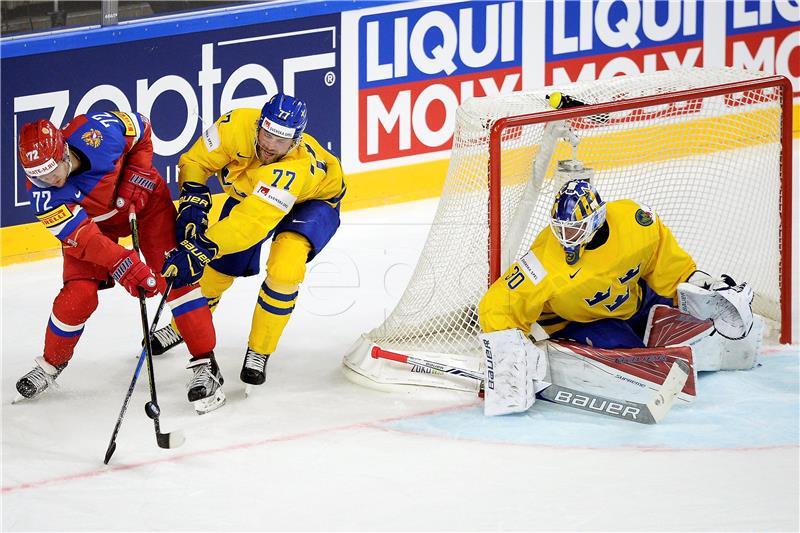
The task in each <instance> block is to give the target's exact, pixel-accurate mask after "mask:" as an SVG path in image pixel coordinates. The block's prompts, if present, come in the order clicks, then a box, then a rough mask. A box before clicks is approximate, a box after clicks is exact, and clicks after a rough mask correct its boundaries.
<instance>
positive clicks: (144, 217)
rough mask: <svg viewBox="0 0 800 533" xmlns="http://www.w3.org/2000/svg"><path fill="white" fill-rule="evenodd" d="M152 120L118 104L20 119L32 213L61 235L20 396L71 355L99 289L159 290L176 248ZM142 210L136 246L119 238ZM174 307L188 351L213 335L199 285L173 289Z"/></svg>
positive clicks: (46, 380) (208, 348)
mask: <svg viewBox="0 0 800 533" xmlns="http://www.w3.org/2000/svg"><path fill="white" fill-rule="evenodd" d="M150 137H151V127H150V123H149V121H148V120H147V119H146V118H145V117H144V116H142V115H140V114H139V113H127V112H122V111H112V112H98V113H91V114H89V115H79V116H77V117H75V118H74V119H73V120H72V121H71V122H70V123H68V124H67V125H66V126H65V127H64V128H63V130H60V129H58V128H57V127H56V126H55V125H53V124H52V123H51V122H50V121H49V120H37V121H36V122H31V123H28V124H25V125H24V126H23V127H22V130H21V131H20V135H19V160H20V163H21V164H22V167H23V169H24V170H25V173H26V175H27V177H28V184H27V186H28V194H29V197H30V202H31V207H32V208H33V210H34V212H35V214H36V217H37V218H38V219H39V221H40V222H41V223H42V224H44V226H45V227H46V228H47V229H48V230H49V231H50V232H51V233H52V234H53V235H54V236H55V237H56V238H58V239H59V240H60V241H61V245H62V254H63V258H64V266H63V281H64V285H63V287H62V288H61V291H60V292H59V294H58V296H56V298H55V301H54V302H53V308H52V312H51V314H50V319H49V321H48V323H47V328H46V330H45V341H44V350H43V354H42V356H40V357H37V358H36V359H35V361H36V366H35V367H34V368H33V370H31V371H30V372H28V373H27V374H25V375H24V376H23V377H22V378H20V379H19V381H17V391H18V392H19V393H20V395H21V396H22V397H23V398H35V397H37V396H39V395H40V394H42V393H43V392H44V391H45V390H47V389H48V388H49V386H50V385H52V384H53V383H54V381H55V379H56V378H57V377H58V376H59V375H60V374H61V372H62V371H63V370H64V368H65V367H66V366H67V363H68V362H69V360H70V359H71V358H72V355H73V352H74V350H75V345H76V344H77V343H78V341H79V340H80V337H81V334H82V333H83V330H84V327H85V325H86V322H87V321H88V319H89V317H90V316H91V314H92V313H93V312H94V310H95V309H96V308H97V303H98V298H97V291H98V290H102V289H106V288H109V287H112V286H113V285H114V283H115V281H116V282H117V283H119V284H120V285H121V286H122V287H123V288H124V289H125V290H127V291H128V292H129V293H130V294H131V295H133V296H138V291H139V289H143V290H144V293H145V295H146V296H147V297H151V296H154V295H156V294H157V293H158V292H159V291H161V292H163V291H164V289H165V288H166V283H165V281H164V279H163V278H162V277H161V276H160V275H159V274H158V273H159V272H160V271H161V268H162V265H163V263H164V257H165V254H166V252H168V251H169V250H171V249H173V248H175V245H176V243H175V230H174V227H175V216H176V211H175V206H174V205H173V203H172V199H171V197H170V193H169V189H168V188H167V184H166V183H165V182H164V180H163V178H162V177H161V175H160V174H159V173H158V171H157V170H156V169H155V168H154V167H153V164H152V159H153V144H152V142H151V140H150ZM130 209H133V210H134V211H135V212H136V213H137V217H138V219H139V231H140V241H141V249H142V253H143V254H144V257H145V260H146V261H147V264H145V263H144V262H142V260H141V259H140V258H139V255H138V254H137V253H136V252H135V251H132V250H129V249H127V248H124V247H122V246H120V245H119V244H118V243H117V240H118V239H119V238H121V237H126V236H129V235H130V234H131V230H130V226H129V222H128V213H129V210H130ZM167 301H168V303H169V305H170V307H171V308H172V314H173V316H174V317H175V321H176V323H177V325H178V328H179V329H180V331H181V333H182V334H183V336H184V337H185V339H186V343H187V346H188V348H189V351H190V352H191V353H192V354H193V355H195V356H206V357H207V356H208V354H210V353H212V352H213V349H214V345H215V343H216V338H215V333H214V327H213V324H212V321H211V312H210V311H209V309H208V306H207V305H206V300H205V298H204V297H203V295H202V294H201V292H200V288H199V286H197V285H190V286H187V287H182V288H177V289H173V290H172V291H171V292H170V294H169V298H168V300H167Z"/></svg>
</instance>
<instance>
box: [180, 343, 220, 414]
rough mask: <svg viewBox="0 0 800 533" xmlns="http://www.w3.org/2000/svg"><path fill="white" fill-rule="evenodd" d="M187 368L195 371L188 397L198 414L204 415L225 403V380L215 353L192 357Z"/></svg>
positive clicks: (190, 382) (189, 386)
mask: <svg viewBox="0 0 800 533" xmlns="http://www.w3.org/2000/svg"><path fill="white" fill-rule="evenodd" d="M186 368H187V369H191V370H192V372H194V375H193V376H192V379H191V380H190V381H189V385H188V388H189V391H188V394H187V397H188V398H189V401H190V402H191V403H192V405H193V406H194V409H195V411H197V414H199V415H203V414H206V413H208V412H211V411H214V410H215V409H219V408H220V407H222V406H223V405H225V393H224V392H222V384H223V383H224V382H225V380H224V379H223V377H222V373H221V372H220V370H219V366H217V361H216V360H215V359H214V356H213V355H211V356H210V357H203V358H198V359H192V360H191V361H189V364H188V365H186Z"/></svg>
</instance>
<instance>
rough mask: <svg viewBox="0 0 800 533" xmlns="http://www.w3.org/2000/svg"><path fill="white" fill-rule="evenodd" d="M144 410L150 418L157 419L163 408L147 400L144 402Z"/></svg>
mask: <svg viewBox="0 0 800 533" xmlns="http://www.w3.org/2000/svg"><path fill="white" fill-rule="evenodd" d="M144 412H145V413H146V414H147V416H148V417H149V418H153V419H155V418H158V416H159V415H160V414H161V409H159V408H158V406H157V405H156V404H154V403H153V402H147V403H146V404H144Z"/></svg>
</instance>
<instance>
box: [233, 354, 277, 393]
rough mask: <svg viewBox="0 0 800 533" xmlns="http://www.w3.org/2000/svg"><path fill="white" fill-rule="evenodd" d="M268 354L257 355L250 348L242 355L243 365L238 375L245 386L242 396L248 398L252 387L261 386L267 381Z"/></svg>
mask: <svg viewBox="0 0 800 533" xmlns="http://www.w3.org/2000/svg"><path fill="white" fill-rule="evenodd" d="M269 356H270V354H262V353H258V352H256V351H254V350H251V349H250V348H248V349H247V353H246V354H245V355H244V363H243V364H242V371H241V373H240V374H239V379H241V380H242V381H243V382H244V383H246V384H247V386H246V387H245V389H244V395H245V396H249V395H250V391H251V390H252V388H253V385H263V384H264V382H265V381H266V380H267V376H266V371H267V361H269Z"/></svg>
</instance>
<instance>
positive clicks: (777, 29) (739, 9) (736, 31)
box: [725, 0, 800, 96]
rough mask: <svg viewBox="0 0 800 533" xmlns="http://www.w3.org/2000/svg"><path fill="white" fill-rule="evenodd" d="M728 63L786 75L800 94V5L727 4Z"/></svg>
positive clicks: (787, 1)
mask: <svg viewBox="0 0 800 533" xmlns="http://www.w3.org/2000/svg"><path fill="white" fill-rule="evenodd" d="M726 11H727V12H726V17H725V19H726V32H725V33H726V36H727V37H726V40H725V57H726V65H728V66H731V67H736V68H746V69H751V70H760V71H763V72H767V73H770V74H782V75H784V76H786V77H787V78H789V79H790V80H791V82H792V90H793V92H794V94H795V96H797V95H798V94H799V93H800V25H798V22H800V5H798V2H797V1H796V0H794V1H791V0H760V1H748V2H745V1H743V0H735V1H733V2H728V3H727V5H726Z"/></svg>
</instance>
